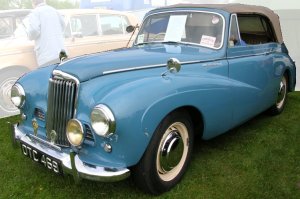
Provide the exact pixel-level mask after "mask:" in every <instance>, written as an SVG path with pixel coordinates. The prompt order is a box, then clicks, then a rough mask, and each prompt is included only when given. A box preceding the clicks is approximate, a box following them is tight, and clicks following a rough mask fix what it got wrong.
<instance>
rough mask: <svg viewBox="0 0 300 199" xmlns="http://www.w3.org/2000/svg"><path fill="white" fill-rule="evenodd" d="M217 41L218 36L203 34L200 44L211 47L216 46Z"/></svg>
mask: <svg viewBox="0 0 300 199" xmlns="http://www.w3.org/2000/svg"><path fill="white" fill-rule="evenodd" d="M215 42H216V37H211V36H207V35H202V37H201V41H200V45H201V46H206V47H210V48H211V47H214V45H215Z"/></svg>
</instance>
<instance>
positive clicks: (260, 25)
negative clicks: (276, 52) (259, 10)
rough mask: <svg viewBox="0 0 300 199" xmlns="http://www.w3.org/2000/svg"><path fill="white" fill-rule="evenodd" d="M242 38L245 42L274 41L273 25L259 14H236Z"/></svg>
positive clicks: (261, 42)
mask: <svg viewBox="0 0 300 199" xmlns="http://www.w3.org/2000/svg"><path fill="white" fill-rule="evenodd" d="M238 23H239V28H240V35H241V38H242V40H244V41H245V42H246V43H247V44H263V43H269V42H276V41H277V40H276V37H275V34H274V30H273V27H272V25H271V23H270V21H269V19H268V18H266V17H264V16H261V15H243V14H239V15H238Z"/></svg>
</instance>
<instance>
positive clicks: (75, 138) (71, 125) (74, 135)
mask: <svg viewBox="0 0 300 199" xmlns="http://www.w3.org/2000/svg"><path fill="white" fill-rule="evenodd" d="M83 134H84V133H83V126H82V124H81V122H79V121H78V120H76V119H71V120H69V122H68V124H67V138H68V140H69V142H70V143H71V144H72V145H73V146H79V145H81V144H82V142H83V139H84V136H83Z"/></svg>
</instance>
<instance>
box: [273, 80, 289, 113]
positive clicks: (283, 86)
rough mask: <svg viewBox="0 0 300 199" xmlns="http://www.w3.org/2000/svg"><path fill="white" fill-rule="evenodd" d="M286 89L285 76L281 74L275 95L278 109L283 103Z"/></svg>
mask: <svg viewBox="0 0 300 199" xmlns="http://www.w3.org/2000/svg"><path fill="white" fill-rule="evenodd" d="M286 91H287V82H286V78H285V76H283V77H282V79H281V81H280V85H279V90H278V96H277V101H276V107H277V108H278V109H281V108H282V106H283V105H284V101H285V97H286Z"/></svg>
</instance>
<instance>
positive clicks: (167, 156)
mask: <svg viewBox="0 0 300 199" xmlns="http://www.w3.org/2000/svg"><path fill="white" fill-rule="evenodd" d="M193 140H194V138H193V128H192V122H191V119H190V117H189V115H188V114H187V113H186V112H183V111H179V112H174V113H171V114H169V115H168V116H167V117H166V118H165V119H164V120H163V121H162V122H161V123H160V124H159V126H158V127H157V129H156V130H155V132H154V135H153V137H152V139H151V141H150V143H149V145H148V148H147V150H146V152H145V153H144V155H143V157H142V159H141V160H140V162H139V163H138V165H137V166H136V167H135V168H134V172H133V177H134V180H135V182H136V184H137V185H138V186H139V187H140V188H141V189H143V190H144V191H146V192H149V193H151V194H160V193H163V192H165V191H168V190H169V189H171V188H172V187H174V186H175V185H176V184H177V183H178V182H179V181H180V180H181V178H182V176H183V174H184V173H185V170H186V168H187V165H188V163H189V161H190V157H191V152H192V148H193Z"/></svg>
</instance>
